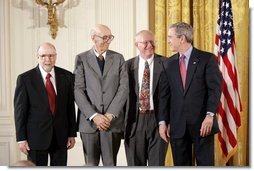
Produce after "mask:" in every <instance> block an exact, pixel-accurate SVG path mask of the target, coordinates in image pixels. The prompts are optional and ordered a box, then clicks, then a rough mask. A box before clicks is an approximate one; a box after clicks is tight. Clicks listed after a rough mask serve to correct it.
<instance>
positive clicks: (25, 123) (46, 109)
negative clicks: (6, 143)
mask: <svg viewBox="0 0 254 171" xmlns="http://www.w3.org/2000/svg"><path fill="white" fill-rule="evenodd" d="M56 55H57V54H56V49H55V47H54V46H53V45H52V44H50V43H43V44H41V45H40V46H39V48H38V51H37V58H38V63H39V64H38V65H37V66H36V67H35V68H33V69H31V70H29V71H27V72H25V73H23V74H21V75H19V76H18V78H17V85H16V90H15V96H14V115H15V126H16V138H17V142H18V144H19V148H20V151H21V152H23V153H24V154H26V155H27V159H28V160H31V161H32V162H33V163H35V165H36V166H47V164H48V154H49V155H50V165H51V166H66V165H67V149H71V148H72V147H73V146H74V144H75V139H74V137H76V117H75V108H74V85H73V84H74V77H73V74H72V73H71V72H69V71H67V70H64V69H62V68H59V67H56V66H55V62H56ZM47 75H49V78H48V79H47ZM47 85H51V88H52V89H51V90H50V91H51V93H53V95H52V96H53V98H54V99H52V96H51V94H48V89H47V88H46V87H47ZM52 85H53V86H52Z"/></svg>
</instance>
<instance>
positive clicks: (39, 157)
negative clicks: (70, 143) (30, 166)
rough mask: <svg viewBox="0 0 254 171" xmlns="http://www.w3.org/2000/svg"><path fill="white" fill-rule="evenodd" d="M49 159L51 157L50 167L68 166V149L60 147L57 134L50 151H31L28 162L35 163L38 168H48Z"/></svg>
mask: <svg viewBox="0 0 254 171" xmlns="http://www.w3.org/2000/svg"><path fill="white" fill-rule="evenodd" d="M48 157H50V166H66V165H67V148H65V149H62V148H59V147H58V144H57V141H56V137H55V134H54V135H53V138H52V141H51V144H50V147H49V149H46V150H33V149H31V150H30V151H29V154H28V156H27V159H28V160H31V161H32V162H33V163H35V165H36V166H47V165H48Z"/></svg>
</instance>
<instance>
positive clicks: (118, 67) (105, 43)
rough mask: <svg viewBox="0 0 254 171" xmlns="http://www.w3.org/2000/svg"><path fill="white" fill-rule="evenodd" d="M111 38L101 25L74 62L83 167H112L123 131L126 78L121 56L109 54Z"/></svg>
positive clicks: (92, 31)
mask: <svg viewBox="0 0 254 171" xmlns="http://www.w3.org/2000/svg"><path fill="white" fill-rule="evenodd" d="M113 38H114V36H113V35H112V34H111V30H110V29H109V28H108V27H107V26H105V25H102V24H98V25H96V26H95V27H94V28H93V29H92V30H91V39H92V41H93V43H94V47H93V48H92V49H90V50H88V51H86V52H83V53H81V54H78V55H77V57H76V62H75V71H74V73H75V86H74V87H75V88H74V89H75V91H74V94H75V100H76V103H77V105H78V108H79V110H78V124H79V132H80V135H81V139H82V142H83V151H84V157H85V161H86V165H92V166H97V165H98V164H99V161H100V156H102V162H103V165H104V166H115V165H116V159H117V153H118V150H119V147H120V144H121V138H122V137H123V131H124V126H123V125H124V111H123V108H124V105H125V104H126V100H127V96H128V75H127V71H126V66H125V61H124V58H123V55H121V54H120V53H117V52H114V51H111V50H109V49H108V48H109V45H110V43H111V41H112V40H113Z"/></svg>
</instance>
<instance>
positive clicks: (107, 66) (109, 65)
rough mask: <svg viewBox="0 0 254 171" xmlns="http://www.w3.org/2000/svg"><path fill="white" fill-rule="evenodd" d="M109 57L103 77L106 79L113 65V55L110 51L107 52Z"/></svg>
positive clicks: (106, 60)
mask: <svg viewBox="0 0 254 171" xmlns="http://www.w3.org/2000/svg"><path fill="white" fill-rule="evenodd" d="M106 55H107V57H106V59H105V64H104V69H103V77H105V76H106V75H107V73H108V71H109V69H110V68H111V65H112V64H113V62H114V60H113V55H112V54H111V53H110V51H107V54H106Z"/></svg>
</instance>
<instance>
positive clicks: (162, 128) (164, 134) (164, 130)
mask: <svg viewBox="0 0 254 171" xmlns="http://www.w3.org/2000/svg"><path fill="white" fill-rule="evenodd" d="M169 129H170V126H168V127H167V126H166V125H164V124H161V125H159V133H160V137H161V138H162V139H163V140H164V141H165V142H166V143H168V142H169V131H170V130H169Z"/></svg>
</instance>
